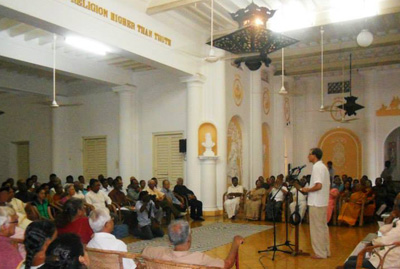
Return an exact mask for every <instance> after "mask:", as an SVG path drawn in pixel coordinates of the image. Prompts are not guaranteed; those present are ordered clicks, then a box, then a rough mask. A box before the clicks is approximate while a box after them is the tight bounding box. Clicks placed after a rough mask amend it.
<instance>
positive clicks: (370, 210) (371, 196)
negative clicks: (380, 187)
mask: <svg viewBox="0 0 400 269" xmlns="http://www.w3.org/2000/svg"><path fill="white" fill-rule="evenodd" d="M364 193H365V196H366V201H365V208H364V216H365V217H373V216H374V213H375V207H376V205H375V192H374V191H373V189H372V183H371V181H370V180H367V181H366V182H365V190H364Z"/></svg>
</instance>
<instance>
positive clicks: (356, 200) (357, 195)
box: [338, 184, 366, 226]
mask: <svg viewBox="0 0 400 269" xmlns="http://www.w3.org/2000/svg"><path fill="white" fill-rule="evenodd" d="M354 190H355V192H354V193H353V194H352V195H351V196H350V199H349V200H348V201H347V202H346V203H345V204H344V205H343V206H342V208H341V209H340V214H339V217H338V221H339V224H340V223H342V222H346V223H347V224H349V225H350V226H354V225H355V224H356V222H357V219H358V217H359V216H360V212H361V205H362V203H363V202H365V198H366V197H365V193H363V192H362V191H361V184H356V185H355V189H354Z"/></svg>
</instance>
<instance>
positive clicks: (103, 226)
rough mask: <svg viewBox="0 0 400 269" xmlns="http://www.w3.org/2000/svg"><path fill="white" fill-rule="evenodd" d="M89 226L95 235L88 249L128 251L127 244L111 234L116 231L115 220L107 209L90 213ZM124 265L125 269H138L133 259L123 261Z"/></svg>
mask: <svg viewBox="0 0 400 269" xmlns="http://www.w3.org/2000/svg"><path fill="white" fill-rule="evenodd" d="M89 225H90V228H92V230H93V232H94V235H93V237H92V239H91V240H90V241H89V243H88V244H87V247H88V248H97V249H104V250H114V251H124V252H127V251H128V247H127V246H126V244H125V243H124V242H122V241H121V240H119V239H117V238H115V236H114V235H112V234H111V233H112V231H113V230H114V220H113V219H112V218H111V217H110V213H109V212H108V210H107V209H95V210H93V211H92V212H90V215H89ZM123 265H124V269H128V268H136V264H135V262H134V261H133V260H131V259H123Z"/></svg>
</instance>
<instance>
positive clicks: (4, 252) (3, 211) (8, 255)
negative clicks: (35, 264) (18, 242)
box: [0, 206, 22, 268]
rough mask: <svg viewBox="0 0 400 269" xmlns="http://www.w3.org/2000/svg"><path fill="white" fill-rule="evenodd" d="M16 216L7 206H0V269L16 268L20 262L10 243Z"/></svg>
mask: <svg viewBox="0 0 400 269" xmlns="http://www.w3.org/2000/svg"><path fill="white" fill-rule="evenodd" d="M17 224H18V216H17V214H16V213H15V210H14V209H12V208H11V207H9V206H0V249H1V251H0V261H1V264H0V265H1V267H2V268H16V267H17V266H18V264H19V263H20V262H21V261H22V257H21V255H20V254H19V252H18V250H17V248H16V247H14V246H13V245H12V243H11V239H10V237H11V236H13V235H14V234H15V227H16V226H17Z"/></svg>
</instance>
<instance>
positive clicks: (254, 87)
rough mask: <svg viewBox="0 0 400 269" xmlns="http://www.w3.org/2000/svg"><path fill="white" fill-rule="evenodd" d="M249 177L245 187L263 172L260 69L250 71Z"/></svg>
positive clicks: (251, 185)
mask: <svg viewBox="0 0 400 269" xmlns="http://www.w3.org/2000/svg"><path fill="white" fill-rule="evenodd" d="M250 85H251V89H250V92H251V97H250V136H249V138H250V143H249V144H250V158H249V159H250V166H249V167H250V179H249V181H248V186H247V189H249V188H250V187H253V186H254V183H255V182H256V180H257V178H258V177H259V176H261V175H262V174H263V152H262V149H263V147H262V113H263V112H262V99H263V96H262V95H263V93H262V89H261V69H259V70H257V71H252V72H251V73H250Z"/></svg>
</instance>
